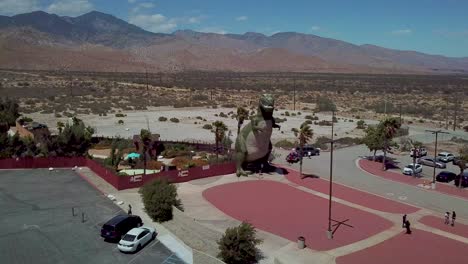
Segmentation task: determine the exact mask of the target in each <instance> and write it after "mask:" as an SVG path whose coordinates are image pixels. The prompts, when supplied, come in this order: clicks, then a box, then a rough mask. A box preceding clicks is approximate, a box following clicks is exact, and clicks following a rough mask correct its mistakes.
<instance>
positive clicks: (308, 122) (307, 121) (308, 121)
mask: <svg viewBox="0 0 468 264" xmlns="http://www.w3.org/2000/svg"><path fill="white" fill-rule="evenodd" d="M312 123H313V122H312V120H306V121H304V124H307V125H312Z"/></svg>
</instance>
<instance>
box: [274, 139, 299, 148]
mask: <svg viewBox="0 0 468 264" xmlns="http://www.w3.org/2000/svg"><path fill="white" fill-rule="evenodd" d="M294 146H295V144H294V142H291V141H289V140H287V139H283V140H280V141H278V142H276V143H275V147H277V148H285V149H290V148H294Z"/></svg>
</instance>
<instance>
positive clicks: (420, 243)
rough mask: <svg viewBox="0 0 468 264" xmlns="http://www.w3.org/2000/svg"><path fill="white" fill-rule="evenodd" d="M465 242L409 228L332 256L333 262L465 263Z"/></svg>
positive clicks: (380, 263) (366, 263)
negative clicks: (375, 242)
mask: <svg viewBox="0 0 468 264" xmlns="http://www.w3.org/2000/svg"><path fill="white" fill-rule="evenodd" d="M467 250H468V245H467V244H464V243H462V242H458V241H456V240H452V239H449V238H445V237H442V236H438V235H435V234H432V233H429V232H426V231H422V230H417V229H413V234H411V235H406V234H404V233H403V232H402V233H401V234H399V235H397V236H395V237H392V238H390V239H388V240H386V241H384V242H382V243H380V244H377V245H375V246H373V247H370V248H366V249H364V250H361V251H358V252H355V253H352V254H349V255H346V256H342V257H339V258H337V259H336V263H337V264H375V263H378V264H395V263H402V264H403V263H412V264H417V263H421V264H441V263H443V264H466V263H468V254H467Z"/></svg>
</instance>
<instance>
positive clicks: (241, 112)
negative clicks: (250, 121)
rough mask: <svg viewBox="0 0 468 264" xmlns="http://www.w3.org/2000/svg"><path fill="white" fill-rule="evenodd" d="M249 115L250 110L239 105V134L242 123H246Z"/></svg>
mask: <svg viewBox="0 0 468 264" xmlns="http://www.w3.org/2000/svg"><path fill="white" fill-rule="evenodd" d="M248 117H249V111H248V110H247V109H245V108H244V107H242V106H239V107H237V116H236V119H237V135H239V134H240V129H241V127H242V124H244V121H245V119H247V118H248Z"/></svg>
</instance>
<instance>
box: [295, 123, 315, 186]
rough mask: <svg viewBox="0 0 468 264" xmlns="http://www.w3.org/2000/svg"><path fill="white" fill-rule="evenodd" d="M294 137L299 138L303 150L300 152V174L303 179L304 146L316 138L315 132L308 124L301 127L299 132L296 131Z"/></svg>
mask: <svg viewBox="0 0 468 264" xmlns="http://www.w3.org/2000/svg"><path fill="white" fill-rule="evenodd" d="M294 135H295V136H296V137H297V139H298V141H299V146H300V148H301V151H300V152H299V155H300V160H299V172H300V175H301V178H303V175H302V159H303V156H304V153H303V152H304V151H303V150H304V145H305V144H307V143H308V142H309V141H310V140H311V139H312V137H313V136H314V131H313V130H312V128H310V126H309V125H308V124H307V123H302V125H301V127H300V128H299V130H298V131H297V132H296V131H294Z"/></svg>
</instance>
